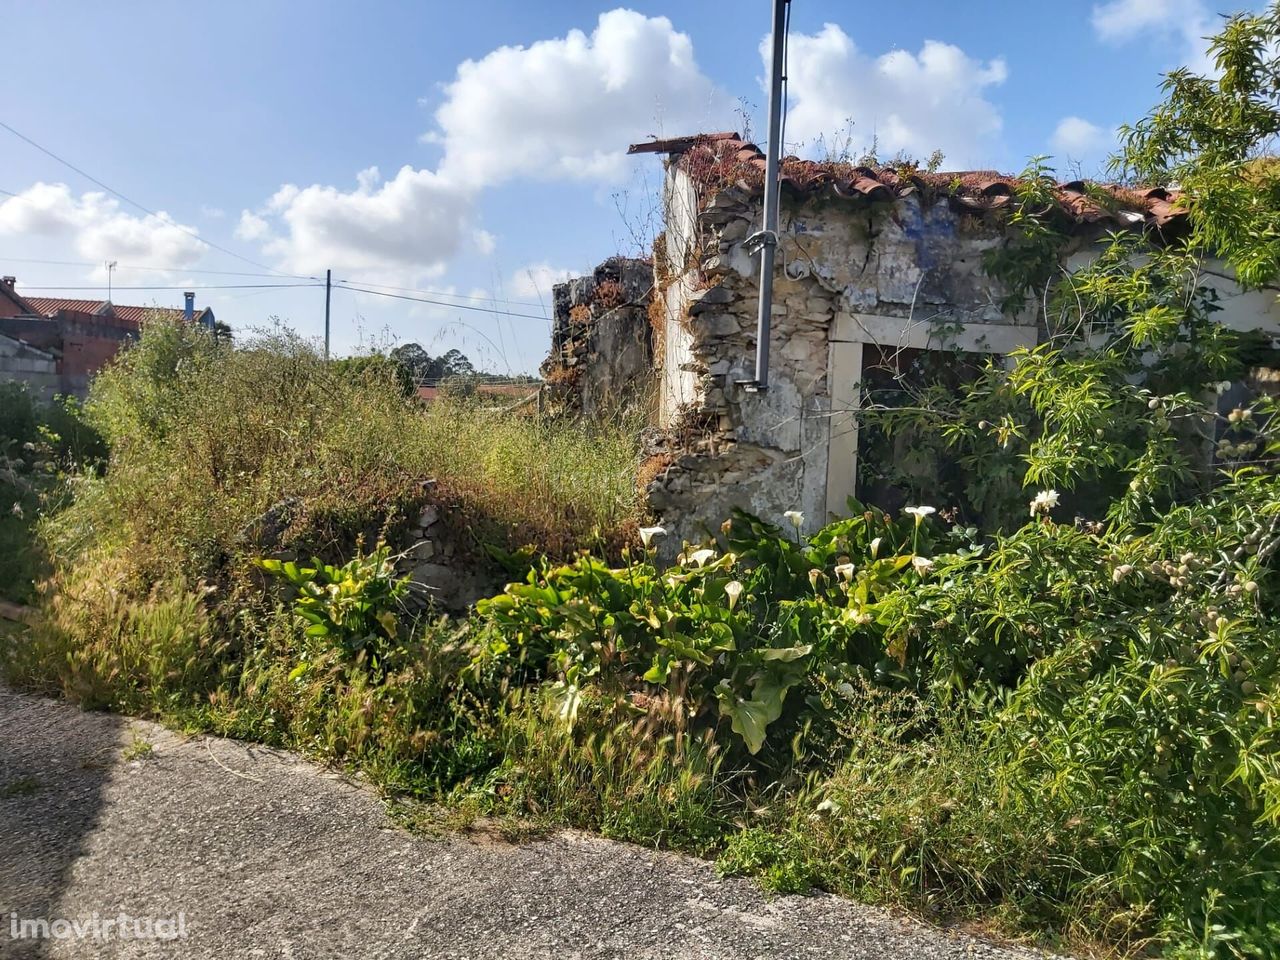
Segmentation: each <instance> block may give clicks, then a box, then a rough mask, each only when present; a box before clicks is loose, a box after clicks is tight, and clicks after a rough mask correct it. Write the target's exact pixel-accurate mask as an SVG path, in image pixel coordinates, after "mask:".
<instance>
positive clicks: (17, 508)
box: [9, 503, 25, 517]
mask: <svg viewBox="0 0 1280 960" xmlns="http://www.w3.org/2000/svg"><path fill="white" fill-rule="evenodd" d="M9 512H10V513H12V514H13V515H14V516H15V517H21V516H25V514H23V512H22V504H20V503H15V504H14V505H13V509H12V510H10V511H9Z"/></svg>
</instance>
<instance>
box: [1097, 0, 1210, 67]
mask: <svg viewBox="0 0 1280 960" xmlns="http://www.w3.org/2000/svg"><path fill="white" fill-rule="evenodd" d="M1090 20H1091V22H1092V23H1093V29H1094V32H1095V33H1096V34H1097V35H1098V37H1099V38H1100V39H1102V40H1104V41H1107V42H1109V43H1125V42H1128V41H1130V40H1134V39H1137V38H1138V37H1142V36H1146V37H1149V38H1152V39H1154V40H1157V41H1159V42H1160V43H1168V41H1169V40H1170V39H1173V40H1176V41H1178V42H1179V45H1180V51H1179V53H1178V58H1179V59H1180V60H1181V61H1182V62H1183V63H1185V65H1186V66H1188V67H1189V68H1191V70H1192V71H1194V72H1197V73H1202V74H1211V73H1213V72H1214V69H1215V68H1214V64H1213V63H1212V61H1210V59H1209V57H1208V53H1207V51H1206V43H1205V39H1204V38H1205V37H1207V36H1209V35H1210V34H1212V33H1214V31H1215V29H1216V25H1215V21H1214V17H1213V15H1212V14H1211V12H1210V11H1209V8H1208V7H1207V6H1206V4H1205V3H1204V0H1109V2H1107V3H1102V4H1097V5H1095V6H1094V8H1093V12H1092V14H1091V16H1090Z"/></svg>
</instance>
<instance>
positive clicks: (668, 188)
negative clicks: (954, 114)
mask: <svg viewBox="0 0 1280 960" xmlns="http://www.w3.org/2000/svg"><path fill="white" fill-rule="evenodd" d="M632 152H636V153H657V154H662V155H664V156H665V157H666V177H665V181H664V189H663V207H664V217H665V228H666V229H665V234H664V235H663V236H662V237H661V238H660V239H659V243H658V244H657V245H656V248H655V263H654V276H655V281H656V288H655V291H654V296H655V297H658V298H659V304H658V306H657V309H656V310H655V311H653V315H654V317H655V328H654V331H653V350H654V354H655V360H654V365H655V374H656V376H657V378H658V387H657V389H658V401H657V406H658V410H657V418H658V421H659V424H660V426H661V427H662V428H663V429H664V431H665V434H666V435H667V437H668V438H669V440H668V445H667V448H666V449H665V450H662V451H659V452H658V453H657V454H655V457H654V458H653V462H652V463H651V465H650V471H649V472H650V474H651V475H652V482H651V483H650V485H649V494H650V501H651V504H652V506H653V508H654V510H655V512H656V513H657V514H658V516H659V517H660V518H661V519H662V521H663V522H664V523H665V524H666V525H667V526H668V527H670V528H672V533H673V536H672V537H671V541H673V542H675V543H677V544H678V543H679V542H680V541H681V540H682V539H686V538H687V539H689V540H696V539H699V538H701V537H702V536H704V535H705V533H706V532H708V531H711V530H714V529H716V527H717V526H718V525H719V523H720V522H721V521H722V520H723V519H724V518H725V517H727V516H728V515H729V513H730V510H731V508H732V507H734V506H737V507H742V508H744V509H747V510H749V511H751V512H754V513H756V514H758V515H760V516H762V517H766V518H771V519H775V520H776V519H777V518H779V517H781V515H782V514H783V513H784V512H785V511H788V510H798V511H801V512H802V513H803V514H804V516H805V518H806V521H805V522H806V526H807V528H808V529H810V530H812V529H814V528H817V527H819V526H821V525H822V524H823V523H824V522H825V521H826V520H827V519H828V517H829V516H830V515H831V514H840V513H842V512H844V511H845V504H846V498H847V497H849V496H851V495H854V494H855V493H856V492H858V487H857V482H858V466H857V458H858V422H857V418H856V411H857V409H858V405H859V402H860V397H861V395H862V384H863V381H864V378H865V377H866V376H867V375H868V371H869V370H870V369H871V367H872V366H873V365H874V364H876V363H879V362H881V361H882V360H883V358H884V357H885V355H886V354H893V353H895V352H899V351H935V350H939V351H948V352H953V351H962V352H963V353H965V354H988V355H990V354H995V355H1003V354H1007V353H1009V352H1011V351H1013V350H1015V349H1017V348H1019V347H1023V346H1030V345H1034V344H1035V343H1036V342H1037V341H1038V340H1039V339H1040V337H1041V336H1042V332H1041V331H1040V330H1038V329H1037V327H1036V325H1035V321H1034V320H1033V319H1032V317H1034V316H1035V314H1034V312H1033V311H1024V312H1023V313H1022V314H1017V313H1014V314H1010V313H1008V312H1006V311H1005V310H1004V309H1002V301H1004V299H1005V297H1006V295H1007V291H1006V290H1004V289H1002V288H1001V286H1000V284H999V283H997V282H996V281H995V280H993V279H992V278H991V277H990V276H989V275H988V274H987V273H986V272H985V271H984V267H983V260H984V254H986V253H987V251H989V250H991V249H992V248H993V247H996V246H998V245H1000V244H1002V243H1003V242H1004V241H1005V239H1006V237H1007V236H1008V232H1007V231H1008V229H1009V228H1008V226H1007V216H1006V214H1007V212H1008V210H1009V208H1010V207H1011V205H1012V204H1014V203H1016V196H1015V186H1016V181H1015V180H1014V178H1010V177H1007V176H1001V175H998V174H995V173H991V172H967V173H939V174H928V173H920V172H915V171H910V172H905V171H904V172H902V173H899V172H897V171H895V170H892V169H871V168H867V167H859V166H853V165H850V164H831V163H821V162H815V161H806V160H798V159H796V158H787V159H786V160H785V161H784V163H783V167H782V201H781V216H780V226H779V246H778V260H777V262H778V275H777V278H776V281H775V287H774V305H773V317H772V319H773V326H772V341H771V351H772V362H771V364H770V388H769V390H768V391H767V392H765V393H751V392H748V391H745V390H743V389H742V388H741V387H740V386H737V385H736V383H737V382H738V381H745V380H750V379H751V378H752V377H753V373H754V364H753V361H754V351H755V334H756V309H757V296H758V287H757V270H758V261H757V259H756V258H755V257H753V256H751V255H750V254H749V253H748V251H747V249H746V248H745V245H744V241H746V240H747V238H748V236H749V235H750V234H752V233H753V232H755V231H756V230H758V229H759V226H760V224H761V222H762V209H761V207H762V193H763V180H764V166H765V164H764V157H763V155H762V153H761V151H760V150H759V149H758V148H756V147H755V146H754V145H752V144H749V143H745V142H743V141H742V140H741V139H739V138H738V136H737V135H736V134H711V135H698V136H691V137H682V138H677V139H670V140H662V141H657V142H652V143H644V144H638V145H636V146H633V147H632ZM1110 193H1111V196H1110V198H1107V199H1108V202H1105V203H1100V202H1098V200H1097V199H1096V194H1094V195H1090V194H1089V193H1088V192H1087V191H1086V185H1085V184H1084V183H1081V182H1075V183H1063V184H1060V185H1059V187H1058V189H1057V205H1058V208H1059V211H1058V212H1059V213H1060V214H1061V217H1062V218H1063V219H1064V221H1065V222H1066V223H1067V224H1068V225H1069V227H1070V230H1071V233H1072V236H1073V241H1072V243H1071V244H1070V245H1069V246H1068V248H1067V249H1066V251H1065V253H1064V266H1066V267H1067V268H1068V269H1070V268H1072V267H1075V266H1078V265H1080V264H1082V263H1084V262H1087V260H1088V258H1089V257H1090V256H1091V254H1090V250H1091V249H1092V248H1094V247H1095V246H1096V245H1095V241H1096V240H1097V239H1098V238H1099V237H1100V236H1101V235H1102V234H1103V233H1104V232H1106V231H1114V230H1121V229H1142V230H1152V231H1161V232H1164V233H1169V234H1172V233H1175V232H1176V231H1177V230H1179V229H1181V228H1182V227H1184V226H1185V214H1184V213H1183V212H1182V211H1181V210H1180V209H1179V208H1178V206H1177V205H1176V202H1175V201H1176V198H1175V197H1173V196H1171V195H1170V194H1169V193H1168V192H1166V191H1164V190H1158V189H1157V190H1145V191H1134V190H1123V189H1120V188H1112V189H1111V190H1110ZM1211 279H1212V278H1211ZM1213 282H1214V283H1216V284H1218V285H1219V286H1220V290H1219V292H1220V294H1221V303H1220V305H1221V307H1222V311H1221V313H1219V314H1217V317H1218V318H1219V319H1220V320H1221V321H1222V322H1224V323H1226V324H1228V325H1230V326H1233V327H1236V328H1239V329H1256V328H1261V329H1264V330H1268V331H1271V332H1275V331H1277V330H1280V306H1278V305H1277V302H1276V299H1275V297H1274V296H1273V295H1269V294H1266V293H1262V292H1244V291H1241V290H1240V289H1239V288H1238V287H1236V286H1235V285H1234V284H1233V283H1231V282H1230V280H1229V279H1225V278H1223V279H1220V280H1213ZM953 355H954V354H953Z"/></svg>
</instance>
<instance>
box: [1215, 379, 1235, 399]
mask: <svg viewBox="0 0 1280 960" xmlns="http://www.w3.org/2000/svg"><path fill="white" fill-rule="evenodd" d="M1214 389H1215V390H1216V391H1217V393H1218V396H1222V395H1223V394H1224V393H1226V392H1227V391H1228V390H1230V389H1231V381H1230V380H1219V381H1218V383H1217V385H1216V386H1215V387H1214Z"/></svg>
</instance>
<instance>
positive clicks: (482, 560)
mask: <svg viewBox="0 0 1280 960" xmlns="http://www.w3.org/2000/svg"><path fill="white" fill-rule="evenodd" d="M448 511H449V507H447V506H445V505H443V504H436V503H426V504H424V505H423V506H422V507H421V509H419V510H418V511H417V512H416V514H415V515H414V516H413V517H412V518H411V520H410V523H409V525H408V527H407V528H405V529H404V531H403V532H402V533H401V534H400V536H399V537H398V538H397V539H396V541H395V542H394V543H393V549H394V550H396V551H397V552H402V553H403V554H404V557H403V559H401V560H400V562H399V564H398V566H399V569H400V571H401V573H403V574H405V575H407V576H408V577H409V578H410V581H411V588H410V592H409V600H410V603H411V605H413V606H414V607H416V608H417V609H419V610H425V609H426V608H428V607H429V606H431V605H435V606H438V607H440V608H443V609H445V610H449V611H451V612H460V611H463V610H466V609H467V608H468V607H470V606H471V605H472V604H474V603H475V602H476V601H477V600H479V599H480V598H481V597H489V596H493V595H494V594H498V593H501V592H502V588H503V586H505V585H506V582H507V577H506V576H505V574H504V573H503V572H502V571H500V570H498V569H496V568H495V567H494V565H493V562H492V561H491V560H489V559H488V558H486V557H483V556H477V548H476V546H475V545H474V544H473V543H470V542H467V541H466V540H465V539H464V537H465V534H464V533H462V532H461V530H460V527H459V525H457V524H451V523H449V516H448Z"/></svg>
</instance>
